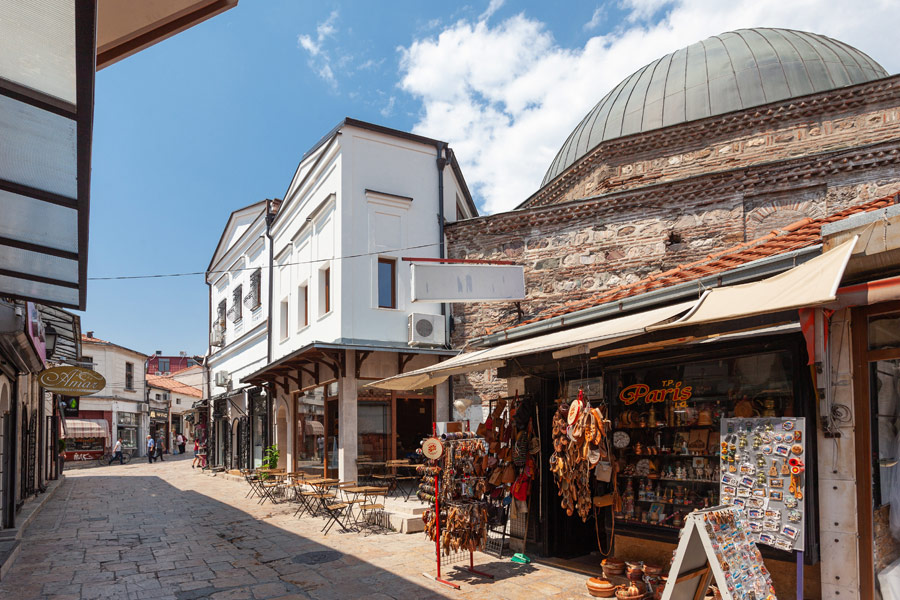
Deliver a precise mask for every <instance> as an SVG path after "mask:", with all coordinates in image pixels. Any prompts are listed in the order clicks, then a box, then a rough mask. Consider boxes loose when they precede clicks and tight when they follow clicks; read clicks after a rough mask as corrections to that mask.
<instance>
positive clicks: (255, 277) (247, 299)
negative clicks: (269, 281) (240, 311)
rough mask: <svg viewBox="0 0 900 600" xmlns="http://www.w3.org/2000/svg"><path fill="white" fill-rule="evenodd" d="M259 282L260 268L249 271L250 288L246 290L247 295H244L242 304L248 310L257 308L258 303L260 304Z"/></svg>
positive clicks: (260, 277)
mask: <svg viewBox="0 0 900 600" xmlns="http://www.w3.org/2000/svg"><path fill="white" fill-rule="evenodd" d="M261 282H262V269H261V268H260V269H256V270H255V271H253V272H252V273H250V290H249V291H248V292H247V295H246V296H244V306H246V307H247V308H249V309H250V310H254V309H256V308H259V305H260V304H262V296H261V295H260V289H261Z"/></svg>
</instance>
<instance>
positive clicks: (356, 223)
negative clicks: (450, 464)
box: [243, 119, 477, 480]
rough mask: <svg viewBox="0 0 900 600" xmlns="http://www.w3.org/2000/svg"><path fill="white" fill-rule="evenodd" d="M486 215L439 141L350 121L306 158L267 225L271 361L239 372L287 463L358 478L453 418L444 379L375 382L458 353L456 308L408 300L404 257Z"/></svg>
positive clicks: (437, 249)
mask: <svg viewBox="0 0 900 600" xmlns="http://www.w3.org/2000/svg"><path fill="white" fill-rule="evenodd" d="M476 214H477V212H476V209H475V206H474V204H473V202H472V200H471V196H470V194H469V192H468V189H467V187H466V184H465V181H464V179H463V177H462V173H461V171H460V169H459V166H458V164H457V163H456V159H455V157H454V155H453V152H452V150H451V149H450V148H449V146H448V145H447V144H446V143H444V142H440V141H438V140H433V139H429V138H425V137H421V136H417V135H413V134H409V133H405V132H401V131H396V130H392V129H387V128H383V127H380V126H377V125H372V124H369V123H364V122H361V121H356V120H352V119H345V120H344V121H342V122H341V123H340V124H339V125H338V126H337V127H336V128H335V129H333V130H332V131H331V132H330V133H329V134H328V135H326V136H325V137H324V138H323V139H322V140H321V141H320V142H319V143H318V144H316V145H315V146H314V147H313V148H312V149H311V150H310V151H309V152H307V153H306V155H305V156H304V157H303V158H302V160H301V162H300V165H299V167H298V168H297V170H296V172H295V174H294V177H293V180H292V181H291V183H290V186H289V188H288V190H287V192H286V194H285V197H284V200H283V202H282V203H281V205H280V207H279V209H278V212H277V213H276V214H275V215H274V218H273V220H272V223H271V226H270V237H271V244H272V257H273V260H272V264H271V270H272V298H271V308H270V310H271V315H272V317H271V327H270V329H269V333H270V335H269V340H268V343H269V348H268V350H269V352H268V355H269V361H268V364H266V366H265V367H264V368H260V369H257V370H256V371H254V372H253V373H251V374H249V376H245V377H244V378H243V381H244V382H245V383H249V384H253V385H258V386H263V387H265V388H266V390H267V394H268V395H269V397H270V403H271V410H272V416H273V426H272V438H273V439H272V442H273V443H274V444H275V445H276V446H277V448H278V450H279V464H280V465H282V466H284V467H286V468H290V469H292V470H301V469H303V470H322V471H324V472H327V473H329V474H330V475H337V476H339V477H340V478H341V479H342V480H354V479H356V478H357V467H358V466H359V467H360V468H362V469H365V468H366V467H367V465H368V463H378V462H383V461H385V460H390V459H393V458H402V457H403V456H405V455H406V454H407V453H409V452H413V451H414V450H415V448H416V447H417V445H418V440H419V439H421V437H422V436H423V435H427V434H429V433H430V432H431V426H432V422H434V421H445V420H449V416H450V405H449V402H450V401H449V398H450V394H449V388H448V387H447V386H448V384H446V383H445V384H442V385H441V386H438V387H436V388H428V389H424V390H418V391H415V392H409V393H404V394H400V393H393V392H384V391H381V390H374V389H371V388H367V387H365V384H366V383H367V382H368V381H373V380H377V379H379V378H382V377H385V376H389V375H394V374H397V373H398V372H401V371H403V370H409V369H412V368H417V367H421V366H426V365H429V364H433V363H434V362H435V361H437V360H440V359H441V357H442V356H446V355H451V354H455V352H453V351H450V350H449V343H448V340H449V337H448V333H449V322H448V316H447V314H448V313H449V310H447V308H446V307H444V306H442V305H441V304H439V303H431V304H423V303H416V304H415V305H414V304H413V303H412V302H411V300H410V298H411V292H410V285H411V281H410V274H411V271H410V261H408V260H404V259H405V258H408V257H415V258H430V259H438V258H443V257H444V254H443V252H444V234H443V227H444V225H445V224H446V223H448V222H453V221H455V220H457V219H458V218H469V217H472V216H475V215H476ZM410 323H413V329H416V326H418V327H417V330H418V331H419V332H420V334H421V333H423V332H424V335H419V336H418V337H417V340H416V341H415V342H413V343H412V344H411V337H410Z"/></svg>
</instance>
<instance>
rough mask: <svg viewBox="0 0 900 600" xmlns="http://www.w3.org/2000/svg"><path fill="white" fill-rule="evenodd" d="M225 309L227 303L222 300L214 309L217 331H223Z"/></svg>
mask: <svg viewBox="0 0 900 600" xmlns="http://www.w3.org/2000/svg"><path fill="white" fill-rule="evenodd" d="M227 307H228V301H227V300H222V301H221V302H219V306H218V308H217V309H216V326H217V327H218V328H219V331H225V311H226V309H227Z"/></svg>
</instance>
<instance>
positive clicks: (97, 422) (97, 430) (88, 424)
mask: <svg viewBox="0 0 900 600" xmlns="http://www.w3.org/2000/svg"><path fill="white" fill-rule="evenodd" d="M65 429H66V437H67V438H69V439H75V438H100V437H102V438H107V439H109V424H108V423H107V422H106V420H105V419H66V426H65Z"/></svg>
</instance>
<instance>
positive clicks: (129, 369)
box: [125, 362, 134, 391]
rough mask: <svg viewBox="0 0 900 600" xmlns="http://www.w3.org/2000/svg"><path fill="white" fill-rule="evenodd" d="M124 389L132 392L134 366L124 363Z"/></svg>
mask: <svg viewBox="0 0 900 600" xmlns="http://www.w3.org/2000/svg"><path fill="white" fill-rule="evenodd" d="M125 389H126V390H130V391H134V364H133V363H130V362H127V363H125Z"/></svg>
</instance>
